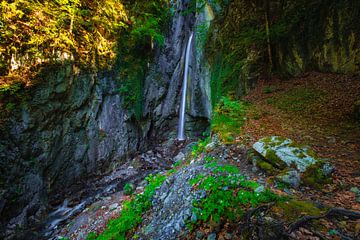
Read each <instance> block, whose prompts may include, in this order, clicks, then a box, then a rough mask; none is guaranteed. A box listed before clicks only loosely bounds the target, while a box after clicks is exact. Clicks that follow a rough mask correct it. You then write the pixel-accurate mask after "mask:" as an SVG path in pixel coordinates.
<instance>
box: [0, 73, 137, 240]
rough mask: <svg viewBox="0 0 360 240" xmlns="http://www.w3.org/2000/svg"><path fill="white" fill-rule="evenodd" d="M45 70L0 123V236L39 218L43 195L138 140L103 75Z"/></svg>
mask: <svg viewBox="0 0 360 240" xmlns="http://www.w3.org/2000/svg"><path fill="white" fill-rule="evenodd" d="M47 71H48V73H45V74H43V77H44V78H45V79H44V80H45V81H42V82H43V84H41V85H39V86H36V87H35V88H34V89H32V90H31V92H30V93H29V94H30V99H29V101H27V102H25V103H23V104H22V105H21V106H19V108H18V109H17V110H15V111H14V113H13V115H12V117H11V118H10V119H9V121H8V122H7V123H6V125H5V126H2V127H1V129H0V131H1V133H0V135H1V139H0V149H1V151H0V157H1V161H0V167H1V184H2V188H3V187H6V189H4V190H2V192H1V195H0V213H1V216H2V217H1V222H2V224H5V223H6V222H7V221H10V222H9V223H8V225H7V228H8V232H6V234H9V233H10V232H13V231H15V230H16V229H18V228H20V229H21V227H26V226H27V225H29V224H30V225H32V224H34V223H36V222H37V221H39V220H40V219H41V218H42V217H43V214H44V213H45V211H44V210H45V208H44V206H46V202H47V196H48V195H49V194H52V193H54V192H55V191H58V190H64V189H65V188H67V187H68V186H69V185H70V184H72V183H74V182H75V181H76V180H78V179H79V178H80V177H89V176H92V175H96V174H97V173H100V172H103V171H105V170H108V169H109V167H110V166H111V165H116V164H117V163H120V162H121V160H123V159H124V158H125V157H126V156H127V155H129V154H131V153H132V152H134V151H136V150H138V149H139V148H140V147H141V146H142V141H141V140H142V139H141V137H140V136H141V134H140V129H139V127H138V126H137V124H136V122H135V121H133V119H131V118H129V115H127V112H126V111H124V109H122V101H121V97H120V96H119V94H118V87H117V84H116V80H115V79H114V78H113V77H112V75H111V74H104V75H101V74H76V73H75V72H74V70H73V69H72V67H71V66H67V67H61V68H58V69H56V68H53V69H47ZM16 225H18V226H16ZM10 230H12V231H10ZM2 232H3V231H2Z"/></svg>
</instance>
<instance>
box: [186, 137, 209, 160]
mask: <svg viewBox="0 0 360 240" xmlns="http://www.w3.org/2000/svg"><path fill="white" fill-rule="evenodd" d="M210 141H211V137H207V138H205V139H204V140H201V139H200V140H199V141H198V142H197V143H196V145H194V146H192V151H191V155H192V156H193V157H196V156H198V155H200V154H201V153H203V152H205V147H206V145H207V144H208V143H210Z"/></svg>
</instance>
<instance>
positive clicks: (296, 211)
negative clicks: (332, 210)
mask: <svg viewBox="0 0 360 240" xmlns="http://www.w3.org/2000/svg"><path fill="white" fill-rule="evenodd" d="M273 210H274V212H275V213H277V214H281V215H282V216H283V218H285V220H287V221H294V220H296V219H298V218H299V217H301V216H303V215H311V216H319V215H321V214H322V213H323V211H324V210H325V209H324V210H322V209H319V208H318V207H316V206H315V204H314V203H313V202H310V201H299V200H293V199H292V200H289V201H286V202H277V203H276V205H275V206H274V209H273Z"/></svg>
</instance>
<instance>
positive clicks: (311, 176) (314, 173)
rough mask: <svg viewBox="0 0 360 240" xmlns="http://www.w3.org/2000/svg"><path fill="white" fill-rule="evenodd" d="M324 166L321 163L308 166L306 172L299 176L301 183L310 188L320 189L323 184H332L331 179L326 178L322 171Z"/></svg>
mask: <svg viewBox="0 0 360 240" xmlns="http://www.w3.org/2000/svg"><path fill="white" fill-rule="evenodd" d="M323 165H324V162H323V161H319V162H318V163H316V164H313V165H311V166H309V167H308V168H307V169H306V171H305V172H304V173H303V174H302V175H301V181H302V182H303V183H304V184H305V185H308V186H310V187H313V188H316V189H322V188H323V185H324V184H329V183H331V182H332V179H331V177H329V176H326V175H325V174H324V172H323V170H322V166H323Z"/></svg>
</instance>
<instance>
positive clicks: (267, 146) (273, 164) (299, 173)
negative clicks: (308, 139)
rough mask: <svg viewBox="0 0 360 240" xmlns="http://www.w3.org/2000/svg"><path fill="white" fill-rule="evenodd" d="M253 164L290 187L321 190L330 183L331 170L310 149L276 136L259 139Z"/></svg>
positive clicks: (255, 145) (330, 166)
mask: <svg viewBox="0 0 360 240" xmlns="http://www.w3.org/2000/svg"><path fill="white" fill-rule="evenodd" d="M253 149H254V150H255V151H256V152H257V154H255V155H254V156H253V158H252V161H253V164H254V165H255V166H256V167H259V168H260V169H263V170H264V171H266V172H267V173H268V174H272V175H277V176H276V179H278V180H279V181H281V182H284V183H286V184H288V185H290V186H292V187H298V186H299V185H300V183H303V184H307V185H312V186H314V187H320V186H321V184H325V183H329V182H330V181H331V173H332V172H333V170H334V168H333V166H332V165H331V164H330V163H328V162H326V161H324V160H323V159H320V158H318V157H317V156H316V154H315V152H314V151H312V150H311V149H310V148H309V147H306V146H302V145H299V144H297V143H295V142H294V141H292V140H291V139H286V138H282V137H278V136H271V137H266V138H262V139H260V140H259V141H257V142H256V143H254V145H253Z"/></svg>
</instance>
